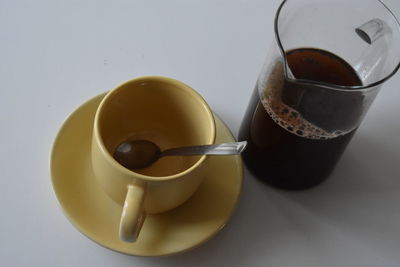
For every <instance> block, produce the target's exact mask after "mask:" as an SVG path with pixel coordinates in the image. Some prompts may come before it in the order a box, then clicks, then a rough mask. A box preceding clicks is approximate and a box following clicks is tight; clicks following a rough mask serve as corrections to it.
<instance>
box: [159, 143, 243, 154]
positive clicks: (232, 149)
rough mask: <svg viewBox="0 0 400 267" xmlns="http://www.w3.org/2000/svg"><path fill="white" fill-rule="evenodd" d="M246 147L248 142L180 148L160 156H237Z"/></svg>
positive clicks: (167, 151) (168, 150) (169, 150)
mask: <svg viewBox="0 0 400 267" xmlns="http://www.w3.org/2000/svg"><path fill="white" fill-rule="evenodd" d="M246 145H247V141H242V142H233V143H225V144H216V145H202V146H190V147H178V148H171V149H167V150H164V151H163V152H161V155H160V156H161V157H162V156H187V155H237V154H240V153H241V152H242V151H243V150H244V149H245V148H246Z"/></svg>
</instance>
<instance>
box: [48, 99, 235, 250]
mask: <svg viewBox="0 0 400 267" xmlns="http://www.w3.org/2000/svg"><path fill="white" fill-rule="evenodd" d="M104 95H105V94H101V95H98V96H96V97H94V98H92V99H91V100H89V101H87V102H86V103H84V104H83V105H82V106H80V107H79V108H78V109H77V110H75V111H74V112H73V113H72V114H71V115H70V116H69V118H68V119H67V120H66V121H65V122H64V125H63V126H62V128H61V129H60V131H59V133H58V135H57V138H56V140H55V143H54V145H53V150H52V154H51V163H50V168H51V176H52V182H53V188H54V191H55V193H56V195H57V198H58V201H59V202H60V204H61V206H62V208H63V210H64V213H65V215H66V216H67V218H68V219H69V220H70V222H71V223H72V224H73V225H74V226H75V227H76V228H77V229H78V230H79V231H80V232H81V233H83V234H84V235H86V236H87V237H88V238H90V239H92V240H93V241H95V242H97V243H98V244H100V245H102V246H104V247H107V248H109V249H112V250H115V251H118V252H122V253H126V254H130V255H138V256H161V255H169V254H175V253H179V252H183V251H185V250H188V249H191V248H194V247H196V246H198V245H200V244H202V243H204V242H205V241H207V240H208V239H210V238H211V237H212V236H214V235H215V234H216V233H217V232H218V231H219V230H221V229H222V228H223V226H224V225H225V224H226V223H227V221H228V220H229V218H230V216H231V214H232V212H233V210H234V208H235V206H236V204H237V201H238V199H239V195H240V192H241V188H242V180H243V167H242V161H241V158H240V156H219V157H218V156H214V157H213V158H211V160H210V168H209V169H208V171H207V173H206V178H205V180H204V182H203V183H202V184H201V185H200V187H199V189H198V191H197V192H196V193H195V194H194V195H193V196H192V197H191V198H190V199H189V200H188V201H187V202H186V203H184V204H183V205H181V206H179V207H178V208H176V209H174V210H171V211H169V212H166V213H162V214H157V215H148V216H147V218H146V221H145V223H144V225H143V228H142V230H141V232H140V236H139V239H138V240H137V242H136V243H125V242H122V241H120V240H119V238H118V226H119V219H120V215H121V211H122V207H120V206H119V205H117V204H116V203H114V202H113V201H112V200H111V199H110V198H109V197H108V196H107V195H106V194H105V193H104V192H103V191H102V189H101V188H100V187H99V185H98V184H97V183H96V180H95V177H94V175H93V173H92V169H91V160H90V145H91V137H92V128H93V119H94V114H95V112H96V109H97V106H98V105H99V103H100V101H101V99H102V98H103V97H104ZM215 119H216V125H217V138H216V143H225V142H232V141H234V138H233V136H232V134H231V133H230V131H229V129H228V128H227V127H226V125H224V123H223V122H222V121H221V120H220V119H219V118H218V117H217V116H215Z"/></svg>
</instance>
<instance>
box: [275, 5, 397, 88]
mask: <svg viewBox="0 0 400 267" xmlns="http://www.w3.org/2000/svg"><path fill="white" fill-rule="evenodd" d="M288 1H289V0H283V1H282V3H281V4H280V5H279V7H278V9H277V11H276V14H275V19H274V32H275V38H276V41H277V43H278V46H279V50H280V52H281V54H282V57H283V59H284V64H283V65H284V74H285V78H286V79H288V80H290V81H293V82H297V83H302V84H313V85H318V86H320V87H323V88H326V89H330V90H336V91H342V92H365V91H370V90H373V89H375V88H374V87H376V86H378V85H380V84H382V83H384V82H385V81H387V80H389V79H390V78H391V77H392V76H393V75H394V74H396V72H397V71H398V70H399V68H400V61H399V62H398V63H397V65H396V66H395V67H394V69H393V70H392V71H391V72H390V73H389V74H388V75H386V76H385V77H383V78H382V79H380V80H378V81H376V82H373V83H369V84H367V85H353V86H344V85H337V84H333V83H326V82H320V81H313V80H308V79H296V78H290V77H289V75H288V73H289V71H288V66H287V58H286V53H285V50H284V47H283V45H282V41H281V39H280V37H279V29H278V27H279V26H278V22H279V15H280V13H281V11H282V8H283V6H284V5H285V3H286V2H288ZM376 2H379V3H380V4H381V5H382V6H383V7H384V8H385V9H386V10H387V11H388V14H389V15H390V16H391V17H392V18H393V20H394V21H395V23H396V24H397V29H398V30H399V31H400V22H399V21H398V20H397V18H396V16H395V15H394V14H393V12H392V11H391V10H390V9H389V8H388V7H387V6H386V5H385V3H383V2H382V1H381V0H376ZM349 89H352V90H349Z"/></svg>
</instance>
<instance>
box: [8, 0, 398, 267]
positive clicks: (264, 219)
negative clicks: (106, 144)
mask: <svg viewBox="0 0 400 267" xmlns="http://www.w3.org/2000/svg"><path fill="white" fill-rule="evenodd" d="M279 2H280V1H279V0H274V1H266V0H263V1H261V0H257V1H256V0H254V1H245V0H241V1H239V0H235V1H232V0H220V1H212V0H208V1H206V0H203V1H184V0H173V1H162V0H146V1H144V0H143V1H138V0H136V1H134V0H125V1H121V0H118V1H106V0H103V1H95V0H91V1H82V0H72V1H61V0H60V1H50V0H47V1H46V0H37V1H28V0H26V1H21V0H2V1H0V55H1V56H0V101H1V104H0V125H1V131H0V145H1V153H0V171H1V178H0V211H1V217H0V266H76V267H77V266H96V267H100V266H193V267H196V266H202V267H203V266H277V267H285V266H296V267H301V266H304V267H313V266H324V267H330V266H332V267H336V266H352V267H357V266H363V267H366V266H371V267H376V266H385V267H386V266H387V267H389V266H393V267H395V266H396V267H398V266H400V117H399V114H400V104H399V101H400V74H398V75H397V76H395V77H394V78H392V79H391V80H390V81H389V82H387V83H386V84H385V85H384V87H383V90H382V91H381V92H380V94H379V96H378V97H377V99H376V100H375V102H374V104H373V106H372V108H371V109H370V111H369V113H368V115H367V118H366V119H365V120H364V122H363V124H362V126H361V127H360V129H359V130H358V133H357V134H356V135H355V137H354V139H353V141H352V143H351V144H350V145H349V147H348V149H347V151H346V152H345V154H344V156H343V157H342V159H341V161H340V163H339V165H338V166H337V168H336V170H335V171H334V173H333V175H332V176H331V177H330V179H329V180H328V181H327V182H326V183H324V184H322V185H321V186H319V187H316V188H314V189H312V190H309V191H304V192H296V193H291V192H283V191H278V190H275V189H272V188H270V187H268V186H266V185H264V184H262V183H260V182H258V181H257V180H255V179H254V178H253V177H251V175H249V174H248V173H246V177H245V182H244V190H243V194H242V196H241V200H240V203H239V205H238V207H237V209H236V211H235V213H234V215H233V217H232V220H231V221H230V222H229V224H228V225H227V226H226V227H225V228H224V229H223V230H222V231H221V232H220V233H219V234H218V235H217V236H215V237H214V238H213V239H212V240H210V241H209V242H207V243H206V244H204V245H202V246H200V247H199V248H196V249H194V250H191V251H189V252H186V253H184V254H181V255H176V256H170V257H158V258H142V257H134V256H127V255H122V254H119V253H116V252H113V251H110V250H108V249H105V248H103V247H101V246H99V245H97V244H95V243H93V242H92V241H90V240H89V239H88V238H86V237H85V236H83V235H82V234H81V233H79V232H78V231H77V230H76V229H75V228H74V227H73V226H72V225H71V224H70V223H69V221H68V220H67V219H66V217H65V216H64V215H63V213H62V211H61V209H60V207H59V205H58V203H57V200H56V197H55V194H54V192H53V189H52V186H51V182H50V176H49V153H50V149H51V145H52V142H53V139H54V137H55V135H56V133H57V131H58V129H59V127H60V126H61V124H62V122H63V120H64V119H65V118H66V116H68V115H69V113H70V112H72V111H73V110H74V109H75V108H76V107H78V106H79V105H80V104H81V103H82V102H84V101H85V100H87V99H88V98H91V97H92V96H94V95H97V94H99V93H101V92H104V91H106V90H109V89H111V88H113V87H114V86H116V85H117V84H119V83H120V82H122V81H125V80H127V79H130V78H133V77H137V76H142V75H164V76H170V77H173V78H176V79H179V80H181V81H183V82H185V83H188V84H189V85H191V86H192V87H194V88H196V89H197V90H198V91H199V92H200V93H201V94H202V95H203V96H204V98H205V99H206V100H207V101H208V102H209V104H210V105H211V107H212V108H213V109H214V111H215V112H217V113H218V114H219V115H220V116H221V117H222V118H223V119H224V120H225V122H226V123H227V124H228V125H229V127H230V128H231V129H232V131H233V132H234V133H237V131H238V128H239V125H240V122H241V119H242V116H243V113H244V110H245V108H246V106H247V103H248V99H249V97H250V93H251V92H252V90H253V85H254V83H255V81H256V78H257V75H258V73H259V71H260V68H261V66H262V64H263V61H264V58H265V55H266V51H267V47H268V46H269V45H270V44H271V42H272V41H273V32H272V28H273V16H274V13H275V10H276V8H277V6H278V5H279ZM386 3H387V4H388V6H389V7H391V8H392V9H393V11H394V13H395V14H396V15H397V16H398V17H400V1H398V0H386ZM399 49H400V48H399Z"/></svg>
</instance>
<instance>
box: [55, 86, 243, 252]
mask: <svg viewBox="0 0 400 267" xmlns="http://www.w3.org/2000/svg"><path fill="white" fill-rule="evenodd" d="M108 92H109V91H106V92H103V93H100V94H98V95H96V96H94V97H92V98H90V99H88V100H86V101H84V102H82V103H81V104H80V105H79V106H78V107H76V108H75V109H74V110H73V111H72V112H70V113H69V115H68V116H67V117H66V118H65V119H64V120H63V122H62V124H61V126H60V127H58V132H57V134H56V137H55V138H54V141H53V144H52V147H51V153H50V159H49V171H50V180H51V185H52V189H53V194H54V195H55V196H56V199H57V202H58V206H59V208H60V209H61V210H62V213H63V214H64V216H65V217H66V218H67V220H68V221H69V222H70V223H71V224H72V225H73V226H74V228H75V229H76V230H78V232H79V233H81V234H82V235H83V236H85V237H86V238H88V239H89V240H91V241H93V242H94V243H96V244H98V245H100V246H101V247H103V248H106V249H109V250H112V251H115V252H117V253H121V254H124V255H128V256H139V257H165V256H173V255H178V254H181V253H185V252H187V251H189V250H192V249H195V248H198V247H200V246H201V245H203V244H204V243H206V242H207V241H209V240H210V239H212V238H213V237H215V235H216V234H218V233H219V232H220V231H221V230H222V229H223V228H224V227H225V226H226V225H227V224H228V223H229V221H230V219H231V217H232V216H233V214H234V212H235V211H236V207H237V204H238V202H239V200H240V197H241V195H242V192H243V183H244V165H243V161H242V160H241V159H240V160H238V162H237V167H238V172H237V173H238V174H237V175H238V176H239V177H240V179H239V182H238V187H239V190H238V193H237V195H236V200H235V201H234V203H233V208H232V210H231V211H230V213H229V215H228V216H226V217H225V220H224V223H223V224H221V225H220V226H219V227H216V228H215V229H214V231H212V232H211V233H209V234H208V236H207V237H206V238H204V239H203V240H201V241H199V242H198V243H196V244H194V245H192V246H188V247H186V248H184V249H182V250H178V251H174V252H169V253H160V254H145V253H142V254H134V253H128V252H124V251H120V250H117V249H115V248H112V247H110V246H108V245H106V244H103V243H101V242H99V241H97V240H95V239H94V238H92V237H91V236H90V235H89V234H87V233H85V231H84V229H83V228H82V227H80V226H79V223H78V221H77V220H75V219H74V218H72V217H71V216H70V215H69V214H68V212H67V211H66V209H65V208H64V206H63V204H62V203H63V201H62V200H61V199H60V197H59V194H57V191H56V186H55V184H54V183H55V178H54V177H55V170H54V167H53V165H54V164H53V159H54V157H55V153H56V152H55V150H56V149H55V147H56V146H57V144H58V143H59V142H60V139H61V137H62V135H63V132H64V128H65V127H66V126H67V124H68V123H69V121H70V120H72V119H73V117H74V116H76V115H77V114H78V113H79V112H80V111H81V109H82V108H83V107H85V106H88V105H90V104H91V103H90V102H93V101H96V100H97V98H101V99H100V102H101V100H102V99H103V98H104V97H105V95H106V94H107V93H108ZM100 102H99V104H100ZM211 111H212V114H213V116H214V117H215V118H214V121H215V125H216V127H215V130H216V136H217V134H218V132H217V124H218V122H217V121H219V122H220V123H221V125H222V126H223V127H224V128H225V130H226V131H227V133H228V134H229V136H230V137H231V138H232V140H233V141H234V140H236V138H235V137H234V135H233V133H232V131H231V130H230V129H229V127H228V126H227V125H226V123H225V122H224V121H223V120H222V119H221V117H220V116H219V115H218V114H216V113H215V112H214V111H213V110H212V109H211ZM189 201H190V200H189ZM178 208H179V207H178ZM167 212H168V211H167Z"/></svg>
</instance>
